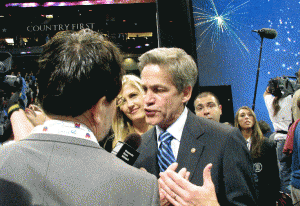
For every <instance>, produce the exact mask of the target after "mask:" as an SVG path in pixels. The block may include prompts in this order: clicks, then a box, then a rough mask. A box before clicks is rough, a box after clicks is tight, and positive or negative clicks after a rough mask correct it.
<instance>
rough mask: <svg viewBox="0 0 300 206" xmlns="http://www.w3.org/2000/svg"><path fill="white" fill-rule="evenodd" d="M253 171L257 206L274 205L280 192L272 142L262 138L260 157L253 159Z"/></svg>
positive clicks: (274, 149)
mask: <svg viewBox="0 0 300 206" xmlns="http://www.w3.org/2000/svg"><path fill="white" fill-rule="evenodd" d="M253 169H254V172H255V175H256V178H255V179H256V180H255V183H256V189H257V193H258V205H264V206H267V205H275V201H276V200H277V198H278V193H279V190H280V180H279V169H278V163H277V155H276V144H275V142H274V141H271V140H269V139H267V138H264V140H263V142H262V145H261V156H260V157H258V158H253Z"/></svg>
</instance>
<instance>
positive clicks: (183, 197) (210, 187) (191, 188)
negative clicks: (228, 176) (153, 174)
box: [159, 164, 219, 206]
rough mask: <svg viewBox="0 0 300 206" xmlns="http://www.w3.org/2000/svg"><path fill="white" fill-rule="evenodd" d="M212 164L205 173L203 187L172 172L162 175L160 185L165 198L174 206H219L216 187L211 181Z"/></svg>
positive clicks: (167, 171) (205, 169) (168, 171)
mask: <svg viewBox="0 0 300 206" xmlns="http://www.w3.org/2000/svg"><path fill="white" fill-rule="evenodd" d="M211 168H212V164H208V165H207V166H206V167H205V168H204V171H203V186H197V185H194V184H192V183H190V182H189V181H188V180H186V179H185V178H183V177H182V176H180V175H179V174H177V173H176V172H174V171H172V170H168V169H167V170H166V171H165V172H163V173H160V176H161V177H160V179H159V184H160V185H161V188H162V189H163V190H164V191H165V194H164V195H165V198H166V199H167V200H168V201H169V202H170V203H172V204H173V205H174V206H180V205H184V206H190V205H193V206H198V205H205V206H206V205H207V206H213V205H214V206H217V205H218V206H219V203H218V199H217V195H216V192H215V186H214V184H213V182H212V179H211Z"/></svg>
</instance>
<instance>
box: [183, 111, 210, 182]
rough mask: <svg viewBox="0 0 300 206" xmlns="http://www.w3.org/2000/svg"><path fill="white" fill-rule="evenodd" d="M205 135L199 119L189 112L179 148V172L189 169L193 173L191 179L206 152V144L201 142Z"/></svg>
mask: <svg viewBox="0 0 300 206" xmlns="http://www.w3.org/2000/svg"><path fill="white" fill-rule="evenodd" d="M203 134H204V130H203V128H202V126H201V124H199V119H198V118H197V116H195V115H194V114H192V113H191V112H190V111H189V113H188V117H187V120H186V123H185V125H184V129H183V132H182V137H181V141H180V146H179V151H178V156H177V162H178V169H177V171H179V170H180V169H181V168H183V167H185V168H187V170H188V171H189V172H190V173H191V174H190V178H192V176H193V174H194V172H195V169H196V166H197V163H198V162H199V160H200V157H201V154H202V152H203V150H204V144H203V143H202V142H201V141H200V139H201V136H202V135H203Z"/></svg>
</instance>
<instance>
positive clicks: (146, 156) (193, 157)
mask: <svg viewBox="0 0 300 206" xmlns="http://www.w3.org/2000/svg"><path fill="white" fill-rule="evenodd" d="M139 61H140V63H139V67H140V69H141V79H142V83H143V87H144V91H145V96H144V97H145V99H144V109H145V112H146V121H147V122H148V123H149V124H150V125H155V126H154V127H153V128H152V129H151V130H149V131H148V132H146V133H145V134H144V135H143V136H142V139H143V142H142V145H141V146H140V148H139V151H140V153H141V154H140V156H139V158H138V159H137V161H136V163H135V165H134V166H135V167H137V168H141V167H143V168H145V169H146V170H147V171H148V172H150V173H152V174H154V175H156V176H157V177H159V173H160V172H164V171H165V169H166V168H167V167H168V166H169V165H170V164H171V163H172V162H175V161H176V162H177V163H178V170H180V169H182V168H186V169H187V170H188V171H189V172H190V182H191V183H193V184H195V185H198V186H200V185H202V184H203V178H202V177H203V170H204V168H205V166H206V165H207V164H209V163H212V164H213V167H212V170H211V174H212V181H213V183H214V185H215V190H216V194H217V199H218V202H219V203H220V204H221V205H256V203H255V201H256V194H255V189H254V184H253V171H252V170H253V169H252V162H251V157H250V154H249V152H248V149H247V147H246V143H245V141H244V138H243V137H242V135H241V133H240V132H239V130H238V129H237V128H231V127H229V126H226V125H221V124H219V123H217V122H215V121H211V120H207V119H204V118H200V117H197V116H196V115H194V114H193V113H192V112H191V111H189V110H188V109H187V108H186V106H185V105H186V103H187V102H188V101H189V99H190V97H191V93H192V88H193V86H194V84H195V83H196V79H197V74H198V70H197V66H196V63H195V62H194V60H193V59H192V57H191V56H189V55H188V54H186V52H184V51H183V50H182V49H177V48H158V49H153V50H150V51H149V52H146V53H145V54H143V55H142V56H141V57H140V58H139ZM166 136H167V137H166ZM168 138H169V139H168ZM175 197H176V196H175Z"/></svg>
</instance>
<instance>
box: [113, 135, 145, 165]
mask: <svg viewBox="0 0 300 206" xmlns="http://www.w3.org/2000/svg"><path fill="white" fill-rule="evenodd" d="M141 143H142V137H141V135H139V134H137V133H132V134H129V135H128V136H127V137H126V138H125V140H124V142H120V141H119V142H118V143H117V144H116V146H115V148H114V149H113V150H112V151H111V154H113V155H116V156H117V157H118V158H120V159H121V160H123V161H124V162H126V163H127V164H129V165H133V164H134V162H135V161H136V160H137V158H138V156H139V155H140V153H139V152H137V151H136V150H137V148H138V147H139V146H140V145H141Z"/></svg>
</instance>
